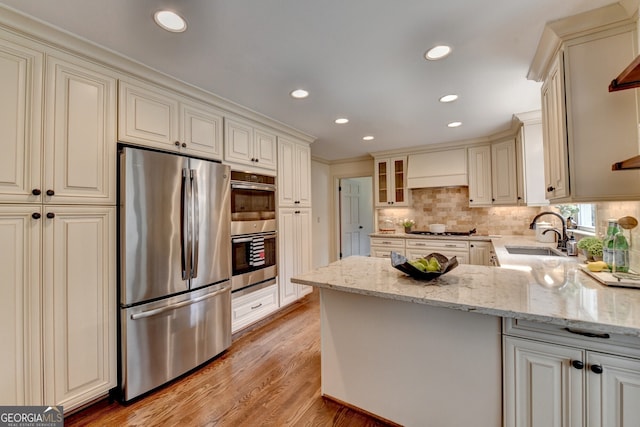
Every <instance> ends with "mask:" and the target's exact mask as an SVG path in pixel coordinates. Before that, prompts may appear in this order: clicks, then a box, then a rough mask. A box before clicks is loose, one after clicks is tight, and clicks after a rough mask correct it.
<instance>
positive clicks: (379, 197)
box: [375, 156, 409, 208]
mask: <svg viewBox="0 0 640 427" xmlns="http://www.w3.org/2000/svg"><path fill="white" fill-rule="evenodd" d="M375 168H376V170H375V193H376V207H379V208H384V207H392V206H409V200H408V198H409V194H408V193H409V192H408V190H407V172H406V171H407V157H406V156H399V157H390V158H378V157H376V159H375Z"/></svg>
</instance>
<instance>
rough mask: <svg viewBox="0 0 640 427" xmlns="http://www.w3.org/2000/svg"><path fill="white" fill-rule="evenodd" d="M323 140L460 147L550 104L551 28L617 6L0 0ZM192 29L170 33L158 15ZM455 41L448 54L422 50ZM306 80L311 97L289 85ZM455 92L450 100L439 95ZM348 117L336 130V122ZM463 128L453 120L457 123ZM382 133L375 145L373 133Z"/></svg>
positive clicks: (548, 1)
mask: <svg viewBox="0 0 640 427" xmlns="http://www.w3.org/2000/svg"><path fill="white" fill-rule="evenodd" d="M0 3H3V4H5V5H8V6H10V7H12V8H14V9H16V10H18V11H23V12H24V13H26V14H29V15H32V16H34V17H37V18H39V19H41V20H43V21H46V22H49V23H51V24H53V25H55V26H57V27H60V28H63V29H65V30H67V31H69V32H71V33H75V34H77V35H79V36H81V37H83V38H85V39H88V40H91V41H93V42H95V43H97V44H100V45H102V46H105V47H107V48H109V49H111V50H114V51H116V52H120V53H122V54H124V55H125V56H128V57H130V58H133V59H135V60H137V61H139V62H142V63H144V64H146V65H148V66H150V67H152V68H155V69H157V70H160V71H162V72H165V73H167V74H169V75H172V76H175V77H177V78H179V79H181V80H184V81H186V82H189V83H192V84H194V85H196V86H198V87H201V88H203V89H206V90H208V91H210V92H213V93H215V94H217V95H219V96H222V97H224V98H227V99H229V100H231V101H234V102H236V103H238V104H241V105H243V106H245V107H248V108H250V109H252V110H254V111H257V112H259V113H262V114H264V115H266V116H269V117H271V118H273V119H276V120H278V121H280V122H283V123H285V124H288V125H290V126H293V127H295V128H297V129H298V130H300V131H302V132H305V133H307V134H310V135H312V136H314V137H316V138H317V139H316V141H315V142H314V143H313V144H312V154H313V155H314V156H317V157H320V158H324V159H326V160H337V159H345V158H353V157H357V156H361V155H364V154H366V153H370V152H374V151H381V150H390V149H396V148H405V147H413V146H420V145H424V144H434V143H442V142H452V141H460V140H466V139H471V138H477V137H483V136H488V135H491V134H494V133H497V132H500V131H503V130H505V129H508V128H509V126H510V122H511V117H512V115H513V114H514V113H520V112H527V111H531V110H537V109H539V108H540V95H539V93H540V83H537V82H533V81H528V80H527V79H526V75H527V71H528V69H529V65H530V63H531V60H532V59H533V56H534V53H535V50H536V47H537V44H538V41H539V39H540V36H541V34H542V30H543V27H544V24H545V23H546V22H548V21H552V20H555V19H559V18H562V17H566V16H570V15H573V14H576V13H579V12H583V11H586V10H590V9H594V8H597V7H600V6H604V5H606V4H610V3H612V1H611V0H563V1H558V0H517V1H514V0H444V1H434V0H432V1H429V0H397V1H389V0H346V1H345V0H189V1H180V0H108V1H104V0H0ZM161 8H168V9H172V10H174V11H176V12H178V13H179V14H181V15H182V16H183V17H184V18H186V20H187V23H188V28H187V31H186V32H184V33H179V34H178V33H169V32H166V31H164V30H162V29H160V28H159V27H158V26H156V25H155V23H154V21H153V18H152V15H153V13H154V12H155V11H156V10H158V9H161ZM437 44H448V45H450V46H452V47H453V51H452V53H451V54H450V55H449V56H448V57H447V58H445V59H443V60H440V61H426V60H425V59H424V56H423V55H424V53H425V51H426V50H427V49H429V48H431V47H433V46H434V45H437ZM300 87H301V88H305V89H307V90H308V91H309V92H310V96H309V97H308V98H306V99H303V100H296V99H293V98H291V97H290V96H289V93H290V92H291V91H292V90H293V89H296V88H300ZM448 93H455V94H458V95H459V99H458V100H457V101H455V102H453V103H450V104H442V103H440V102H438V98H439V97H440V96H442V95H445V94H448ZM342 116H344V117H347V118H349V120H350V122H349V123H348V124H344V125H337V124H335V123H334V120H335V119H336V118H337V117H342ZM451 121H461V122H462V126H460V127H458V128H448V127H447V123H449V122H451ZM365 135H373V136H374V137H375V139H374V140H373V141H363V140H362V137H363V136H365Z"/></svg>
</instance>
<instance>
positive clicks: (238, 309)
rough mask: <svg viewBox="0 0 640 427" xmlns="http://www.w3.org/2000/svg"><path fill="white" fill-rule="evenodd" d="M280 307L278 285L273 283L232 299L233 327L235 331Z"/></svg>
mask: <svg viewBox="0 0 640 427" xmlns="http://www.w3.org/2000/svg"><path fill="white" fill-rule="evenodd" d="M278 307H280V302H279V300H278V285H277V284H273V285H270V286H267V287H265V288H262V289H258V290H257V291H253V292H250V293H248V294H245V295H240V296H235V294H234V296H233V299H232V300H231V329H232V331H231V332H233V333H235V332H237V331H239V330H240V329H242V328H245V327H247V326H249V325H250V324H252V323H254V322H257V321H258V320H260V319H263V318H264V317H265V316H267V315H268V314H271V313H273V312H274V311H276V310H277V309H278Z"/></svg>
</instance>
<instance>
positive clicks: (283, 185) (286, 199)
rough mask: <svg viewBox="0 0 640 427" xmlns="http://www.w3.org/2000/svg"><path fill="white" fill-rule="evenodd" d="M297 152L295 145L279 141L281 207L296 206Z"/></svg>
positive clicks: (279, 192) (279, 198)
mask: <svg viewBox="0 0 640 427" xmlns="http://www.w3.org/2000/svg"><path fill="white" fill-rule="evenodd" d="M295 159H296V150H295V143H293V142H292V141H289V140H287V139H284V138H279V139H278V203H279V204H280V206H289V207H294V206H296V203H295V202H296V200H297V198H296V167H295Z"/></svg>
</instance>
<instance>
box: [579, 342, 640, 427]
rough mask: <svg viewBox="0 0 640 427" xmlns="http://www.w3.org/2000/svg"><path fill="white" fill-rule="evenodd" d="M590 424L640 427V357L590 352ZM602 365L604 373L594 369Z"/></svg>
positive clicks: (589, 426) (590, 426) (613, 426)
mask: <svg viewBox="0 0 640 427" xmlns="http://www.w3.org/2000/svg"><path fill="white" fill-rule="evenodd" d="M586 365H587V366H588V367H589V369H588V370H587V371H586V374H587V402H588V403H587V411H588V412H587V426H588V427H628V426H637V425H638V423H639V420H640V360H637V359H630V358H626V357H620V356H612V355H608V354H601V353H593V352H587V364H586ZM596 366H597V367H600V368H601V369H602V373H600V374H598V373H595V372H594V371H593V367H596Z"/></svg>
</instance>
